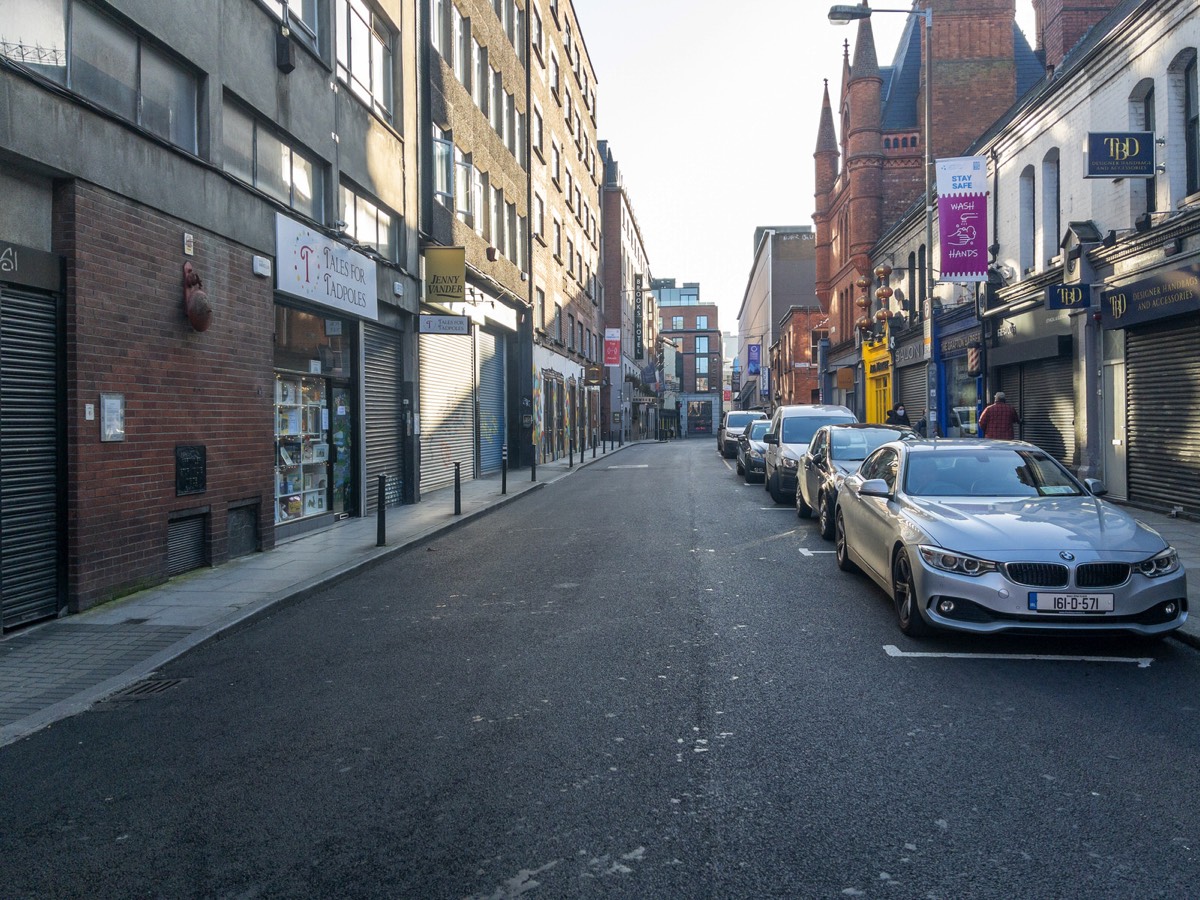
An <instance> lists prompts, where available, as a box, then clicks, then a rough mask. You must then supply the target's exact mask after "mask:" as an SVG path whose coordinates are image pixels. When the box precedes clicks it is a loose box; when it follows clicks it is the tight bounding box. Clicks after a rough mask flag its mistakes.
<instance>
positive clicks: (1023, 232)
mask: <svg viewBox="0 0 1200 900" xmlns="http://www.w3.org/2000/svg"><path fill="white" fill-rule="evenodd" d="M1035 196H1036V194H1034V177H1033V166H1026V167H1025V171H1023V172H1022V173H1021V183H1020V195H1019V197H1018V201H1017V202H1018V213H1019V215H1020V223H1019V228H1018V235H1019V240H1020V243H1019V245H1018V247H1019V252H1020V260H1019V264H1020V268H1021V274H1022V275H1025V274H1027V273H1031V272H1032V271H1034V265H1035V263H1034V261H1035V260H1036V259H1037V255H1036V254H1037V219H1035V218H1034V197H1035ZM922 271H923V270H922Z"/></svg>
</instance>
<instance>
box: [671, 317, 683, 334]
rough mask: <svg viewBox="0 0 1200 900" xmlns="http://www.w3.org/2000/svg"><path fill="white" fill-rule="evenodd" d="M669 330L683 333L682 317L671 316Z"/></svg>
mask: <svg viewBox="0 0 1200 900" xmlns="http://www.w3.org/2000/svg"><path fill="white" fill-rule="evenodd" d="M671 330H672V331H683V316H671Z"/></svg>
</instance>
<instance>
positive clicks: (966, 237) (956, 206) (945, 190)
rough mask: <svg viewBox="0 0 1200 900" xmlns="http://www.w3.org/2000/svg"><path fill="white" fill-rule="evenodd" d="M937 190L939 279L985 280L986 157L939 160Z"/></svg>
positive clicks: (986, 255)
mask: <svg viewBox="0 0 1200 900" xmlns="http://www.w3.org/2000/svg"><path fill="white" fill-rule="evenodd" d="M937 191H938V198H937V205H938V245H939V247H940V248H941V263H942V266H941V276H940V277H941V280H942V281H953V282H976V281H987V270H988V251H987V247H988V203H987V158H986V157H983V156H960V157H955V158H951V159H939V160H938V161H937Z"/></svg>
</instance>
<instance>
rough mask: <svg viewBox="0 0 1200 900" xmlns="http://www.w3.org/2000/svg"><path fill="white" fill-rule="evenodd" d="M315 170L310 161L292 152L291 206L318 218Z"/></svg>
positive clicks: (318, 194) (318, 206) (319, 207)
mask: <svg viewBox="0 0 1200 900" xmlns="http://www.w3.org/2000/svg"><path fill="white" fill-rule="evenodd" d="M318 187H319V185H318V184H317V170H316V169H315V168H314V166H313V164H312V161H311V160H308V159H305V158H304V157H303V156H301V155H300V154H299V153H292V207H293V208H294V209H296V210H299V211H300V212H302V213H305V214H306V215H309V216H311V217H312V218H314V219H317V218H320V216H319V215H318V213H320V210H321V203H320V196H321V195H320V192H319V191H318Z"/></svg>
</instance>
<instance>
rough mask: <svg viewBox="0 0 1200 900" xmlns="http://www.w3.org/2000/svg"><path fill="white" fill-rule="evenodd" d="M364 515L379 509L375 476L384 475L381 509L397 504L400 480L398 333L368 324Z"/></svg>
mask: <svg viewBox="0 0 1200 900" xmlns="http://www.w3.org/2000/svg"><path fill="white" fill-rule="evenodd" d="M363 338H364V340H363V346H364V349H365V351H366V352H365V354H364V356H365V367H366V373H365V375H366V377H365V393H364V400H365V401H366V423H365V426H366V428H365V430H366V440H365V450H366V457H367V484H366V495H367V508H366V510H365V512H366V513H367V514H370V513H374V512H377V511H378V509H379V506H378V501H379V497H378V494H379V476H380V475H386V476H387V495H386V496H385V497H384V506H385V507H387V506H396V505H397V504H399V503H400V497H401V495H402V494H401V490H400V489H401V486H402V485H401V478H402V477H403V474H402V473H403V471H404V469H403V466H402V463H403V461H402V459H401V454H402V452H403V451H402V445H401V427H402V425H401V414H400V372H401V367H400V334H399V332H396V331H393V330H392V329H390V328H382V327H380V326H379V325H374V324H371V323H368V324H367V325H366V328H365V331H364V334H363Z"/></svg>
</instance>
